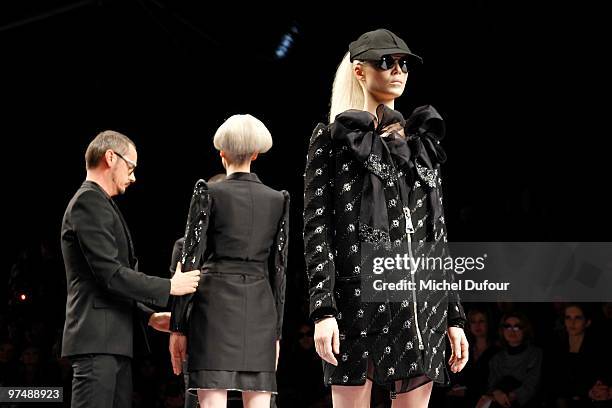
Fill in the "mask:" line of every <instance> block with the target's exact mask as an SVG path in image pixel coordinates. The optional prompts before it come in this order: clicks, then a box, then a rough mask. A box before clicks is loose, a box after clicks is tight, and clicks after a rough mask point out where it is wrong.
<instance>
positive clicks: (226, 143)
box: [213, 114, 272, 164]
mask: <svg viewBox="0 0 612 408" xmlns="http://www.w3.org/2000/svg"><path fill="white" fill-rule="evenodd" d="M213 144H214V145H215V148H216V149H217V150H223V152H224V153H225V154H226V158H227V160H229V161H230V162H232V163H236V164H242V163H244V162H246V161H247V160H248V159H249V157H250V156H252V155H253V153H265V152H267V151H268V150H270V148H271V147H272V135H271V134H270V131H269V130H268V128H266V126H265V125H264V124H263V123H262V122H261V121H260V120H259V119H257V118H255V117H254V116H251V115H249V114H246V115H233V116H231V117H230V118H229V119H227V120H226V121H225V122H223V124H222V125H221V126H219V129H217V132H216V133H215V137H214V139H213Z"/></svg>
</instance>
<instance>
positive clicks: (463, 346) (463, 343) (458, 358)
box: [447, 327, 469, 373]
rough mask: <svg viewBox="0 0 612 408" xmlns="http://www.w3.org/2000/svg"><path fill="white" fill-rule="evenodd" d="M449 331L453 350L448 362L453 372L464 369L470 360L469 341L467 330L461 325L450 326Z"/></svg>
mask: <svg viewBox="0 0 612 408" xmlns="http://www.w3.org/2000/svg"><path fill="white" fill-rule="evenodd" d="M447 333H448V339H449V340H450V345H451V350H452V353H451V356H450V359H449V360H448V364H449V365H450V367H451V371H452V372H453V373H458V372H459V371H461V370H463V367H465V365H466V364H467V362H468V358H469V352H468V348H469V346H468V341H467V338H466V337H465V332H464V331H463V329H462V328H460V327H449V328H448V330H447Z"/></svg>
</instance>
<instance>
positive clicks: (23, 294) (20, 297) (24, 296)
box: [19, 293, 28, 302]
mask: <svg viewBox="0 0 612 408" xmlns="http://www.w3.org/2000/svg"><path fill="white" fill-rule="evenodd" d="M27 299H28V297H27V296H26V294H25V293H22V294H21V295H19V300H21V301H22V302H25V301H26V300H27Z"/></svg>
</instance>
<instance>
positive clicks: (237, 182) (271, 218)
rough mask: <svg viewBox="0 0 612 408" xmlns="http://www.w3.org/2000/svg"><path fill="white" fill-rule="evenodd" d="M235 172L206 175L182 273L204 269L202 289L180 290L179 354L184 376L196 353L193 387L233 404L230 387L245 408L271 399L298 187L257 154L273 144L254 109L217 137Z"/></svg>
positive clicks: (174, 345)
mask: <svg viewBox="0 0 612 408" xmlns="http://www.w3.org/2000/svg"><path fill="white" fill-rule="evenodd" d="M213 142H214V145H215V148H216V149H217V150H219V155H220V156H221V162H222V163H223V167H224V168H225V170H226V172H227V177H226V178H225V180H223V181H220V182H217V183H211V184H210V185H207V184H206V182H204V181H203V180H200V181H198V182H197V183H196V186H195V188H194V192H193V196H192V199H191V205H190V208H189V214H188V217H187V227H186V230H185V242H184V246H183V248H182V251H181V262H179V263H178V265H177V273H179V272H180V270H181V269H184V268H187V267H189V268H192V267H193V269H195V268H199V269H201V271H202V278H201V280H200V286H199V289H198V290H197V292H196V293H195V294H193V295H190V296H181V297H176V298H174V301H173V305H172V318H171V323H170V329H171V330H172V334H171V336H170V354H171V357H172V367H173V371H174V373H175V374H180V373H181V370H182V367H181V364H182V361H183V360H184V359H185V358H186V356H187V357H188V362H187V367H188V372H189V387H188V390H189V392H190V393H193V394H197V396H198V400H199V403H200V406H202V407H225V406H226V403H227V390H238V391H241V392H242V399H243V402H244V406H245V407H250V408H255V407H266V408H267V407H269V406H270V399H271V394H272V393H276V392H277V391H276V367H277V364H278V352H279V341H280V338H281V333H282V324H283V309H284V303H285V270H286V267H287V245H288V237H289V194H288V193H287V192H286V191H284V190H283V191H276V190H273V189H271V188H270V187H267V186H266V185H264V184H263V183H262V182H261V181H260V180H259V178H258V177H257V175H256V174H255V173H251V162H252V161H253V160H255V159H256V158H257V156H258V154H259V153H264V152H266V151H268V150H269V149H270V148H271V147H272V137H271V135H270V132H269V131H268V129H267V128H266V127H265V125H264V124H263V123H262V122H261V121H259V120H258V119H256V118H254V117H253V116H251V115H234V116H232V117H230V118H229V119H227V120H226V121H225V123H223V124H222V125H221V126H220V127H219V129H218V130H217V132H216V134H215V137H214V141H213Z"/></svg>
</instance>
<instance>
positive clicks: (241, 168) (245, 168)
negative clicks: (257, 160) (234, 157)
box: [225, 162, 251, 176]
mask: <svg viewBox="0 0 612 408" xmlns="http://www.w3.org/2000/svg"><path fill="white" fill-rule="evenodd" d="M225 171H226V173H227V175H228V176H229V175H230V174H232V173H250V172H251V162H248V163H245V164H240V165H237V166H235V165H232V164H230V165H228V166H227V168H226V170H225Z"/></svg>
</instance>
